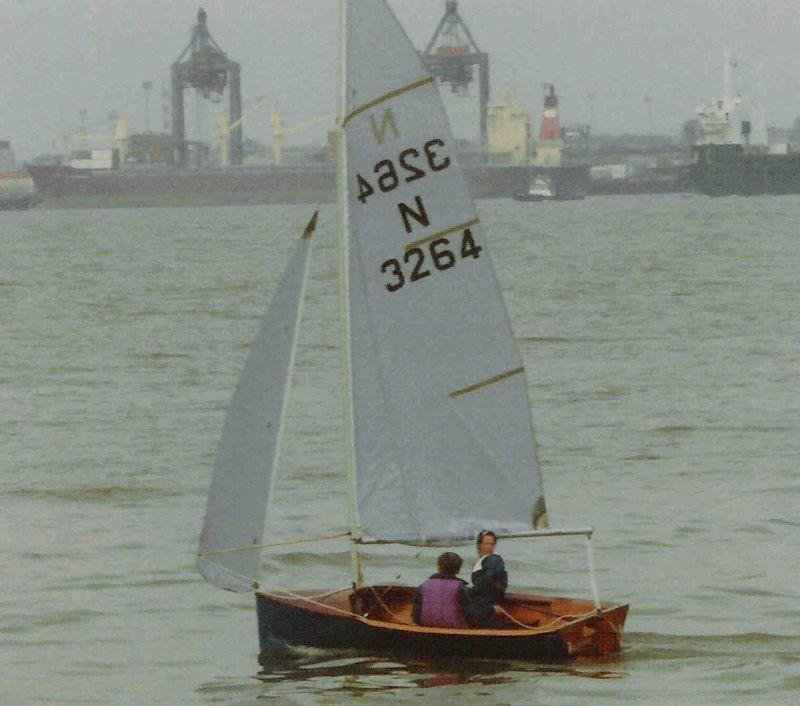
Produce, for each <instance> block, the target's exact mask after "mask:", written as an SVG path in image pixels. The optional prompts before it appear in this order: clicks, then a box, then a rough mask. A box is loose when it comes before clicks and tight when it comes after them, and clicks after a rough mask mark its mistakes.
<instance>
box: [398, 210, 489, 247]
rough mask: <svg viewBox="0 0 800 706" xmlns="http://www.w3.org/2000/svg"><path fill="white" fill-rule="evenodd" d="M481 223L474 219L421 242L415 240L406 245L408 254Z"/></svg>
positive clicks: (478, 219)
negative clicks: (413, 249) (426, 244)
mask: <svg viewBox="0 0 800 706" xmlns="http://www.w3.org/2000/svg"><path fill="white" fill-rule="evenodd" d="M480 222H481V219H480V218H473V219H472V220H471V221H467V222H466V223H459V224H458V225H457V226H453V227H452V228H446V229H445V230H440V231H439V232H438V233H434V234H433V235H429V236H428V237H426V238H422V239H421V240H415V241H414V242H413V243H409V244H408V245H406V252H408V251H409V250H411V249H412V248H418V247H419V246H420V245H425V243H429V242H431V241H432V240H436V239H437V238H444V237H445V236H446V235H450V233H455V232H456V231H458V230H464V229H465V228H469V227H470V226H475V225H478V223H480Z"/></svg>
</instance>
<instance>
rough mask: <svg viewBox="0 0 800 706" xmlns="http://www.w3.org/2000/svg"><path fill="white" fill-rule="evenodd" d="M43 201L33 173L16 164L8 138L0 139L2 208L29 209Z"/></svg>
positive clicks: (0, 203)
mask: <svg viewBox="0 0 800 706" xmlns="http://www.w3.org/2000/svg"><path fill="white" fill-rule="evenodd" d="M39 201H41V198H39V193H38V192H37V191H36V186H35V185H34V183H33V179H31V175H30V174H29V173H28V172H27V170H25V169H20V168H19V167H15V166H14V153H13V152H12V151H11V143H10V142H9V141H8V140H0V210H4V211H7V210H11V209H19V210H27V209H29V208H33V207H34V206H35V205H36V204H37V203H39Z"/></svg>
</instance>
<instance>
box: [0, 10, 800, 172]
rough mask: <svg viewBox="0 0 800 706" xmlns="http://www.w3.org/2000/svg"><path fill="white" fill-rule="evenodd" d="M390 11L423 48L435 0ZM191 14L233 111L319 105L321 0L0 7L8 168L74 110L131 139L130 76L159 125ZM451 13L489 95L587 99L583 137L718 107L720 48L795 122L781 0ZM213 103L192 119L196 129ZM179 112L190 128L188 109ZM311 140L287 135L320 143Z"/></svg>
mask: <svg viewBox="0 0 800 706" xmlns="http://www.w3.org/2000/svg"><path fill="white" fill-rule="evenodd" d="M390 4H391V6H392V8H393V9H394V10H395V12H396V13H397V15H398V17H399V18H400V20H401V22H402V23H403V25H404V26H405V28H406V30H407V32H408V34H409V36H410V37H411V39H412V40H413V41H414V42H415V43H416V45H417V47H418V48H424V46H425V44H426V43H427V41H428V40H429V39H430V37H431V35H432V34H433V31H434V29H435V26H436V23H437V22H438V20H439V18H440V17H441V15H442V14H443V12H444V2H443V0H390ZM200 5H202V6H203V7H205V9H206V11H207V12H208V18H209V27H210V30H211V33H212V35H213V36H214V38H215V39H216V41H217V42H218V43H219V44H220V46H221V47H222V49H223V50H224V51H226V52H227V53H228V55H229V56H230V57H231V58H232V59H234V60H235V61H238V62H240V63H241V64H242V84H243V85H242V89H243V94H244V96H243V97H244V104H245V107H247V105H248V104H250V103H252V102H253V101H255V100H256V99H258V98H259V97H261V96H264V95H271V96H274V97H276V98H277V99H278V101H279V105H280V107H281V109H282V112H283V115H284V123H285V124H286V125H287V126H288V125H291V124H292V123H296V122H299V121H302V120H307V119H310V118H313V117H315V116H319V115H323V114H325V113H329V112H331V111H333V109H334V107H335V100H336V97H335V62H336V41H337V37H336V34H337V31H336V18H337V6H338V3H337V0H202V1H199V0H0V58H1V59H2V61H0V139H10V140H11V141H12V143H13V145H14V147H15V150H16V152H17V155H18V156H21V157H23V158H30V157H33V156H35V155H36V154H38V153H41V152H45V151H53V150H54V145H53V142H54V138H55V135H56V134H57V133H58V132H60V131H62V130H64V129H65V128H70V127H75V126H76V125H77V124H78V114H79V110H80V109H81V108H84V109H85V110H86V111H87V122H89V123H92V122H94V121H97V120H100V119H102V118H105V117H106V116H107V115H108V114H109V113H110V112H111V111H114V110H116V111H119V112H122V113H126V114H128V115H129V116H130V121H131V129H132V131H141V130H143V129H144V98H143V90H142V88H141V84H142V82H143V81H146V80H150V81H153V82H154V89H153V92H152V94H151V100H150V124H151V128H159V129H160V128H161V127H162V100H161V95H160V94H161V85H162V81H167V83H168V76H169V66H170V63H171V62H172V61H174V60H175V59H176V58H177V57H178V55H179V54H180V52H181V51H182V50H183V48H184V46H185V45H186V43H187V42H188V38H189V32H190V29H191V26H192V25H193V23H194V21H195V16H196V13H197V8H198V7H199V6H200ZM460 10H461V14H462V16H463V17H464V19H465V20H466V21H467V23H468V25H469V26H470V28H471V30H472V34H473V36H474V37H475V39H476V41H477V42H478V44H479V46H480V48H481V49H482V50H483V51H485V52H488V53H489V54H490V71H491V78H492V99H493V100H494V99H498V98H500V97H501V96H502V93H503V91H504V89H505V88H506V87H507V86H508V85H509V84H511V83H513V84H515V85H516V87H517V90H518V94H519V96H520V98H521V99H522V101H523V102H524V103H525V104H526V105H527V106H528V107H530V108H533V109H534V110H535V111H536V112H537V113H538V111H539V109H540V104H541V95H542V93H541V84H542V82H545V81H552V82H554V83H555V84H556V87H557V90H558V92H559V94H560V97H561V115H562V122H588V120H589V108H588V100H587V95H588V93H589V92H592V93H593V94H594V95H595V96H596V98H595V100H594V105H595V109H594V114H595V125H594V128H595V130H596V131H598V132H623V131H628V132H645V131H646V130H647V112H646V108H645V104H644V96H645V95H651V96H652V97H653V114H654V118H653V127H654V130H655V131H657V132H664V133H677V132H678V131H679V130H680V127H681V124H682V122H683V121H684V120H685V119H687V118H689V117H692V115H693V111H694V108H695V106H696V105H697V104H698V103H700V102H703V101H705V100H710V99H712V98H716V97H718V95H719V93H720V91H721V72H722V69H721V63H722V51H723V49H724V48H730V49H732V50H735V51H738V52H739V53H740V54H741V56H742V70H741V73H742V78H743V81H744V83H745V87H746V88H748V89H749V93H750V94H757V93H758V92H759V90H761V89H759V86H758V84H759V81H758V76H759V75H761V76H763V80H762V81H761V85H763V95H764V102H765V104H766V109H767V118H768V122H769V123H770V124H779V125H788V124H790V123H791V122H792V121H793V120H794V118H795V116H797V115H798V114H800V46H799V43H798V36H800V3H798V2H797V1H796V0H760V1H759V0H749V1H748V2H745V1H743V0H705V1H702V0H671V1H670V2H664V0H595V1H591V0H536V2H533V1H532V0H503V1H502V2H501V1H500V0H461V2H460ZM476 94H477V90H476V89H474V90H473V92H472V96H471V97H470V98H468V99H457V100H448V110H449V111H450V114H451V119H452V120H453V122H454V126H455V132H456V134H458V135H461V136H472V135H475V134H477V106H476V98H475V96H476ZM221 109H222V106H213V107H210V106H207V107H206V108H205V109H204V112H203V115H204V118H203V124H204V125H205V129H206V132H207V133H209V134H210V133H211V132H212V129H213V123H214V121H215V119H216V114H217V113H218V112H219V111H220V110H221ZM187 114H188V118H189V120H190V123H194V121H195V120H196V111H195V108H194V107H193V105H192V104H188V105H187ZM268 117H269V112H268V111H266V112H264V113H263V114H262V115H261V116H257V117H254V118H253V119H251V120H250V121H249V122H248V123H247V124H246V125H245V128H244V131H245V135H246V136H248V135H249V136H252V137H254V138H256V139H260V140H262V141H264V142H267V143H269V142H270V141H271V138H270V128H269V119H268ZM98 129H100V128H98ZM190 129H193V128H192V126H191V125H190ZM324 130H325V128H324V127H316V128H315V129H314V130H313V131H311V132H308V133H305V134H298V135H296V136H293V138H292V140H293V141H295V142H309V141H320V142H321V140H322V136H323V134H324ZM90 132H91V131H90Z"/></svg>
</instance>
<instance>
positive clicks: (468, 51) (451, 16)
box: [422, 0, 489, 151]
mask: <svg viewBox="0 0 800 706" xmlns="http://www.w3.org/2000/svg"><path fill="white" fill-rule="evenodd" d="M444 7H445V11H444V16H443V17H442V19H441V20H440V21H439V24H438V25H437V27H436V30H435V31H434V33H433V36H432V37H431V40H430V41H429V42H428V46H427V47H425V51H424V52H422V61H423V62H424V63H425V66H426V67H427V68H428V71H430V72H431V73H432V74H433V75H434V76H436V77H437V78H438V79H439V80H440V81H441V82H442V83H448V84H450V90H451V91H452V92H453V93H457V94H462V95H463V94H465V93H466V92H467V90H468V89H469V85H470V83H472V81H473V78H474V77H473V67H474V66H477V67H478V100H479V104H480V136H481V147H482V148H483V150H484V151H485V150H486V148H487V114H488V106H489V55H488V54H486V53H485V52H482V51H481V50H480V48H479V47H478V44H477V43H476V42H475V40H474V39H473V38H472V33H471V32H470V31H469V27H467V24H466V22H464V20H463V19H462V17H461V15H460V14H459V12H458V0H445V3H444ZM440 40H441V43H440V44H439V45H438V46H437V41H440ZM434 47H436V49H435V50H434Z"/></svg>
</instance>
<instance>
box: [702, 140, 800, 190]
mask: <svg viewBox="0 0 800 706" xmlns="http://www.w3.org/2000/svg"><path fill="white" fill-rule="evenodd" d="M694 152H695V162H694V164H693V165H692V178H693V181H694V183H695V186H696V187H697V189H698V191H700V192H702V193H704V194H707V195H708V196H733V195H739V196H756V195H759V194H800V154H798V153H789V154H767V153H756V152H749V151H746V150H745V148H743V147H742V146H741V145H702V146H699V147H695V150H694Z"/></svg>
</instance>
